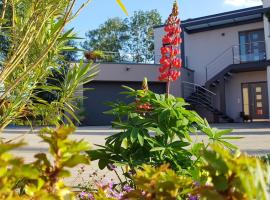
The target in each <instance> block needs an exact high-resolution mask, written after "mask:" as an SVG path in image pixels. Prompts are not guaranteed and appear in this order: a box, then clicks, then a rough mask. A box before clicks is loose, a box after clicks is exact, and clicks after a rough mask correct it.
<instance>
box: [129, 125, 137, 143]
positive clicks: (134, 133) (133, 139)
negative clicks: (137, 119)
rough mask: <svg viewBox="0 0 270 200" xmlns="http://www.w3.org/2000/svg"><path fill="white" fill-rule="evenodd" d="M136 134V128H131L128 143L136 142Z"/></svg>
mask: <svg viewBox="0 0 270 200" xmlns="http://www.w3.org/2000/svg"><path fill="white" fill-rule="evenodd" d="M137 133H138V130H137V129H136V128H133V129H132V130H131V133H130V141H131V142H132V143H134V142H135V141H136V140H137Z"/></svg>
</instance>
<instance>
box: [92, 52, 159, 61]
mask: <svg viewBox="0 0 270 200" xmlns="http://www.w3.org/2000/svg"><path fill="white" fill-rule="evenodd" d="M97 52H98V54H97V53H96V52H93V55H92V56H93V58H92V59H91V60H94V61H95V62H101V63H104V62H105V63H143V64H153V63H154V55H153V56H152V57H151V56H149V55H143V54H139V53H126V52H125V53H119V52H110V51H97ZM95 53H96V54H95ZM90 54H91V53H90ZM90 57H91V56H90Z"/></svg>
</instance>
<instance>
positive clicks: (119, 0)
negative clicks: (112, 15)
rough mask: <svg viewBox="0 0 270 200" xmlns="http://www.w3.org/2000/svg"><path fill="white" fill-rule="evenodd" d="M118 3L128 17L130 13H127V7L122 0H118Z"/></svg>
mask: <svg viewBox="0 0 270 200" xmlns="http://www.w3.org/2000/svg"><path fill="white" fill-rule="evenodd" d="M116 2H117V3H118V5H119V6H120V8H121V9H122V10H123V11H124V13H125V14H126V15H128V11H127V9H126V7H125V6H124V4H123V3H122V1H121V0H116Z"/></svg>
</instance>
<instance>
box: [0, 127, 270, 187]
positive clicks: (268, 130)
mask: <svg viewBox="0 0 270 200" xmlns="http://www.w3.org/2000/svg"><path fill="white" fill-rule="evenodd" d="M213 126H215V127H218V128H220V129H227V128H234V131H233V133H232V135H237V136H240V137H243V139H239V140H235V141H232V143H233V144H235V145H237V146H238V147H239V148H240V149H241V150H242V151H245V152H247V153H249V154H253V155H254V154H260V155H262V154H267V153H270V146H269V145H270V123H258V124H214V125H213ZM37 131H38V130H30V129H29V128H27V127H24V128H18V127H17V128H8V129H6V130H5V131H4V133H3V134H2V135H1V137H2V138H4V139H6V140H11V139H16V140H20V139H23V140H24V141H25V142H27V143H28V146H25V147H22V148H20V149H17V150H15V151H14V154H15V155H16V156H20V157H23V158H24V159H25V161H26V162H31V161H33V156H34V155H35V154H36V153H39V152H47V150H48V146H47V145H46V144H44V143H42V142H40V141H41V139H40V138H39V137H38V136H37ZM116 132H117V130H113V129H111V128H110V127H81V128H78V129H77V131H76V133H75V134H74V135H73V136H72V137H73V138H75V139H78V140H80V139H84V140H86V141H88V142H90V143H92V144H93V145H92V146H93V148H95V146H94V144H104V141H105V140H104V139H105V138H106V137H108V136H109V135H111V134H114V133H116ZM192 138H193V140H195V141H202V140H206V137H205V136H203V135H200V134H199V135H194V136H192ZM97 169H98V167H97V163H95V162H94V163H92V165H91V166H88V167H87V168H85V172H84V173H83V174H82V175H81V176H78V168H77V169H75V170H73V171H72V174H73V177H71V178H70V179H67V182H68V184H70V185H72V186H76V185H77V184H78V183H80V182H83V181H85V179H87V177H88V176H89V175H90V174H91V173H92V172H93V171H95V170H97ZM101 174H104V175H105V176H107V177H108V178H111V177H114V176H113V175H112V174H110V173H108V171H106V170H104V171H103V172H101Z"/></svg>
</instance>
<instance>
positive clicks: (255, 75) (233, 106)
mask: <svg viewBox="0 0 270 200" xmlns="http://www.w3.org/2000/svg"><path fill="white" fill-rule="evenodd" d="M261 81H267V73H266V71H254V72H244V73H237V74H233V76H232V77H231V78H230V79H229V80H228V81H227V82H226V85H225V93H226V112H227V115H228V116H230V117H231V118H233V119H234V120H235V121H236V122H241V119H240V112H241V111H242V90H241V84H242V83H248V82H261Z"/></svg>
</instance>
